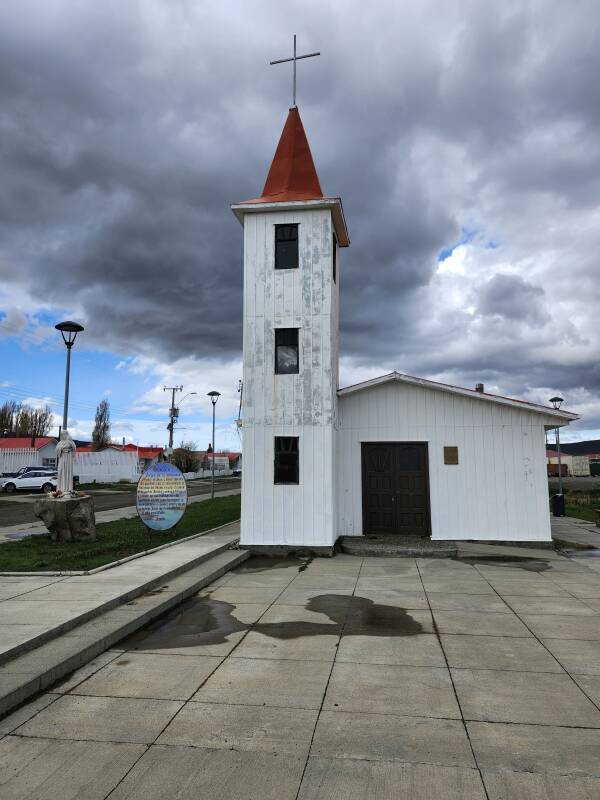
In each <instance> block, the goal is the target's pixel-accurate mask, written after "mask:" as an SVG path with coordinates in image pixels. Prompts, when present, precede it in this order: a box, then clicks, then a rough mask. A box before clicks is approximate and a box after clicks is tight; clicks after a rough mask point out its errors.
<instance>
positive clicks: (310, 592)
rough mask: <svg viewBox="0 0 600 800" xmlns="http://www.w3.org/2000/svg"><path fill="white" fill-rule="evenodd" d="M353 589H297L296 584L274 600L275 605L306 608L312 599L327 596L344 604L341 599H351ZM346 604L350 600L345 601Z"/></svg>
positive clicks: (292, 584) (291, 585)
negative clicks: (333, 597) (332, 596)
mask: <svg viewBox="0 0 600 800" xmlns="http://www.w3.org/2000/svg"><path fill="white" fill-rule="evenodd" d="M352 592H353V589H335V588H331V587H326V588H323V589H321V588H319V589H316V588H310V589H306V588H304V589H298V588H296V582H295V581H294V582H293V583H291V584H290V586H289V587H288V588H287V589H285V590H284V591H283V592H281V594H280V595H278V597H277V598H275V599H274V601H273V602H274V603H275V605H284V606H285V605H287V606H306V605H307V603H309V602H310V601H311V600H312V599H313V598H315V597H320V596H321V595H323V594H327V595H336V597H337V598H338V602H339V603H340V604H343V603H344V600H343V598H344V597H346V598H350V597H352ZM346 602H347V603H349V602H350V600H347V601H346Z"/></svg>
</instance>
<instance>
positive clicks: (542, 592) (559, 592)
mask: <svg viewBox="0 0 600 800" xmlns="http://www.w3.org/2000/svg"><path fill="white" fill-rule="evenodd" d="M490 584H491V586H492V587H493V588H494V590H495V591H496V592H498V594H499V595H501V596H502V597H504V595H521V596H523V597H568V594H569V593H568V592H567V590H566V589H564V588H563V587H562V586H559V585H558V584H557V583H555V582H554V581H551V580H549V579H542V578H537V579H536V578H534V577H532V576H528V577H527V578H523V579H522V580H513V581H509V580H494V579H493V578H491V579H490Z"/></svg>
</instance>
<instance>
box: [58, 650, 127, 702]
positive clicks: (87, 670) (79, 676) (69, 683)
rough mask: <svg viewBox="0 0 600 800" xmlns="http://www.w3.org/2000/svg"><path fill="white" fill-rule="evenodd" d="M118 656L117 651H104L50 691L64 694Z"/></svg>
mask: <svg viewBox="0 0 600 800" xmlns="http://www.w3.org/2000/svg"><path fill="white" fill-rule="evenodd" d="M120 655H121V653H120V652H119V651H118V650H106V652H104V653H100V655H99V656H96V658H93V659H92V660H91V661H88V663H87V664H85V665H84V666H83V667H80V668H79V669H76V670H75V671H74V672H72V673H71V675H69V676H68V677H67V678H65V679H64V680H62V681H59V682H58V683H57V684H55V685H54V686H53V687H52V691H53V692H58V693H59V694H66V693H67V692H69V691H70V690H71V689H74V688H75V687H76V686H78V685H79V684H80V683H82V682H83V681H85V680H86V679H87V678H89V677H90V676H91V675H93V674H94V673H95V672H98V670H99V669H102V667H104V666H106V665H107V664H109V663H110V662H111V661H114V660H115V659H116V658H118V657H119V656H120Z"/></svg>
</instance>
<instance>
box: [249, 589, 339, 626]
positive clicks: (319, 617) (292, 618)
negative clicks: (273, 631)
mask: <svg viewBox="0 0 600 800" xmlns="http://www.w3.org/2000/svg"><path fill="white" fill-rule="evenodd" d="M325 596H326V597H327V598H331V599H332V601H333V605H334V606H336V607H339V606H340V603H341V604H342V605H341V609H342V611H341V613H342V614H344V611H345V609H346V605H347V604H346V600H345V597H344V599H343V600H338V601H337V602H336V595H330V594H329V595H325ZM318 597H323V595H318ZM313 606H314V604H311V608H312V607H313ZM317 607H319V606H317ZM327 610H329V604H327ZM343 621H344V618H343V616H342V618H341V619H339V621H337V622H336V621H334V620H332V619H331V617H330V616H329V615H328V614H327V613H325V612H320V611H312V610H310V608H303V607H301V606H291V605H290V606H287V605H284V604H283V603H281V604H277V605H273V606H271V608H269V609H268V611H266V612H265V613H264V614H263V616H262V617H261V619H260V622H261V625H266V624H270V625H273V624H275V625H280V624H282V623H286V624H288V623H301V622H304V623H308V624H309V625H319V626H329V627H331V633H332V634H335V632H336V631H337V630H338V629H339V627H340V625H341V624H342V623H343ZM307 632H308V630H307Z"/></svg>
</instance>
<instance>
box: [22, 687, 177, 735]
mask: <svg viewBox="0 0 600 800" xmlns="http://www.w3.org/2000/svg"><path fill="white" fill-rule="evenodd" d="M182 705H183V703H181V702H175V701H173V700H139V699H137V698H135V699H134V698H129V697H127V698H123V697H80V696H74V695H62V696H61V697H59V698H58V700H57V701H56V702H55V703H52V704H51V705H49V706H47V707H46V708H44V709H42V711H40V712H39V713H38V714H36V716H35V717H33V719H31V720H29V722H26V723H25V724H24V725H21V727H20V728H17V730H16V731H15V733H16V735H18V736H32V737H39V738H45V739H80V740H84V741H94V742H132V743H138V744H144V743H150V742H153V741H154V740H155V739H156V737H157V736H158V734H159V733H160V732H161V731H162V729H163V728H164V727H165V726H166V725H167V723H168V722H169V721H170V720H171V719H172V718H173V717H174V715H175V714H176V713H177V711H179V709H180V708H181V706H182Z"/></svg>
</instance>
